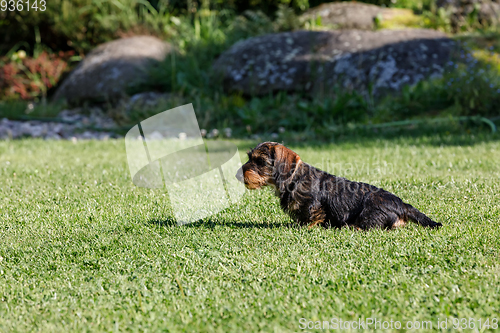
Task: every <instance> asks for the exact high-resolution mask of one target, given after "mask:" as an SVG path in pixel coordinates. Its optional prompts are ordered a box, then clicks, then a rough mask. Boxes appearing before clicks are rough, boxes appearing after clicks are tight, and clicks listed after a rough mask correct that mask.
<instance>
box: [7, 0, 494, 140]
mask: <svg viewBox="0 0 500 333" xmlns="http://www.w3.org/2000/svg"><path fill="white" fill-rule="evenodd" d="M29 6H30V7H29V8H28V6H27V2H23V1H16V6H15V7H12V6H11V5H10V4H9V3H8V2H7V1H2V2H1V3H0V7H1V8H0V31H1V33H0V119H2V120H1V122H0V138H4V139H7V138H21V137H42V138H47V139H64V138H88V139H92V138H97V139H106V138H110V137H120V136H122V135H123V134H124V133H125V132H126V131H127V130H128V129H129V128H130V127H131V126H132V125H134V124H136V123H137V122H139V121H141V120H143V119H145V118H147V117H150V116H152V115H154V114H156V113H158V112H161V111H164V110H166V109H169V108H173V107H176V106H179V105H183V104H187V103H193V105H194V109H195V111H196V113H197V117H198V121H199V124H200V128H202V134H203V135H205V136H206V137H207V138H218V137H237V138H251V139H256V140H257V139H259V140H260V139H262V140H263V139H271V140H278V141H279V140H284V139H288V140H294V141H309V140H320V141H325V140H326V141H331V140H335V139H336V138H340V137H345V136H351V135H359V134H360V133H365V134H367V135H400V134H401V133H416V134H419V133H422V132H426V131H427V132H428V131H433V132H435V131H444V132H447V133H448V132H453V131H459V132H462V131H469V132H470V131H472V132H473V131H495V129H496V125H495V123H498V121H499V120H500V118H499V116H500V112H499V106H500V77H499V70H500V58H499V57H498V55H499V52H500V39H499V37H500V34H499V30H498V27H499V23H500V1H499V0H495V1H493V0H492V1H476V0H373V1H364V2H355V1H343V2H328V1H322V0H230V1H222V0H200V1H195V0H187V1H186V0H150V1H146V0H73V1H67V0H50V1H40V0H38V1H35V2H33V1H31V2H30V3H29Z"/></svg>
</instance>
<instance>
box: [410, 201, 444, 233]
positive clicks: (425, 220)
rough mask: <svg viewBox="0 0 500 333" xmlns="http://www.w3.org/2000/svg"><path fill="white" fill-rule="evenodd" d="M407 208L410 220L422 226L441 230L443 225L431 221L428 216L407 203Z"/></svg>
mask: <svg viewBox="0 0 500 333" xmlns="http://www.w3.org/2000/svg"><path fill="white" fill-rule="evenodd" d="M405 206H406V215H407V216H408V218H410V219H411V220H413V221H415V222H417V223H418V224H420V225H421V226H423V227H429V228H439V227H441V226H443V225H442V224H441V223H438V222H435V221H433V220H431V219H430V218H429V217H428V216H427V215H425V214H424V213H422V212H421V211H419V210H418V209H416V208H415V207H413V206H412V205H410V204H407V203H405Z"/></svg>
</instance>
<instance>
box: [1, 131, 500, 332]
mask: <svg viewBox="0 0 500 333" xmlns="http://www.w3.org/2000/svg"><path fill="white" fill-rule="evenodd" d="M237 144H238V145H239V147H240V153H241V154H242V158H243V156H244V152H245V150H246V149H247V148H249V147H251V146H252V145H254V144H255V143H254V142H241V141H239V142H237ZM291 147H292V148H294V149H295V150H296V151H297V152H298V153H299V154H300V155H301V156H302V158H303V159H304V160H305V161H307V162H309V163H311V164H314V165H317V166H323V168H324V169H326V170H328V171H334V172H335V173H336V174H338V175H343V176H346V177H348V178H350V179H353V180H360V181H366V182H370V183H372V184H375V185H378V186H382V187H384V188H385V189H387V190H390V191H392V192H394V193H396V194H397V195H399V196H400V197H401V198H403V199H404V200H405V201H407V202H409V203H411V204H413V205H415V206H416V207H418V208H419V209H421V210H422V211H423V212H425V213H427V214H428V215H429V216H430V217H432V218H433V219H435V220H437V221H439V222H442V223H443V225H444V226H443V228H441V229H440V230H428V229H424V228H420V227H417V226H414V225H410V226H408V227H405V228H403V229H400V230H396V231H380V230H374V231H369V232H360V231H354V230H347V229H346V230H341V231H338V230H323V229H315V230H311V231H309V230H306V229H300V228H297V227H294V226H293V224H292V223H291V221H290V219H289V218H288V217H287V216H286V215H284V214H283V213H282V212H281V211H280V209H279V206H278V203H277V200H276V198H274V197H273V196H272V194H271V192H270V191H267V190H264V191H254V192H248V193H246V194H245V196H244V198H243V199H242V201H241V203H240V204H239V205H238V206H234V207H231V208H230V209H228V210H226V211H224V212H222V213H220V214H218V215H216V216H213V217H211V218H210V219H206V220H204V221H203V222H198V223H194V224H191V225H188V226H184V227H178V226H176V225H175V224H174V223H172V222H170V221H171V219H172V216H173V215H172V211H171V209H170V208H169V206H168V199H167V198H168V197H167V196H166V194H165V193H164V192H163V191H161V190H150V189H141V188H136V187H134V185H133V184H132V182H131V179H130V175H129V174H128V168H127V164H126V155H125V149H124V143H123V141H121V140H117V141H107V142H78V143H76V144H73V143H72V142H47V141H40V140H22V141H3V142H0V176H1V177H0V240H1V241H0V331H2V332H8V331H13V332H26V331H43V332H69V331H106V332H111V331H140V332H143V331H144V332H145V331H148V332H157V331H189V332H205V331H209V332H211V331H217V332H229V331H233V332H258V331H262V332H296V331H302V330H301V329H300V326H299V324H300V323H299V320H300V319H301V318H307V319H309V320H330V318H332V317H337V318H340V319H342V320H357V319H358V318H360V317H361V318H368V317H377V318H378V319H379V320H380V319H383V320H391V319H392V320H394V321H401V322H403V323H406V321H410V320H411V321H417V320H418V321H423V320H426V321H427V320H430V321H432V323H433V325H434V326H433V327H434V328H435V327H436V321H437V320H438V318H440V320H443V319H444V318H445V317H465V318H469V317H471V318H475V319H480V318H482V319H483V321H484V319H486V318H490V323H491V320H492V318H493V317H495V316H496V317H498V313H499V311H500V300H499V299H498V297H497V295H498V294H499V293H500V277H499V276H500V265H499V264H498V256H499V254H500V253H499V249H500V228H499V225H498V222H499V217H500V208H499V205H498V202H500V194H499V193H500V170H499V167H498V161H499V160H500V144H499V141H498V135H497V136H489V135H484V136H477V135H476V137H475V138H474V136H471V135H462V136H450V135H448V136H446V135H443V136H436V135H435V136H427V137H425V136H424V137H415V138H399V139H398V138H395V139H378V140H377V139H370V140H361V139H360V140H345V141H344V142H339V143H338V144H336V145H333V144H329V145H304V144H301V145H298V146H297V145H296V146H293V145H292V146H291ZM476 324H477V322H476ZM450 326H451V325H449V327H450Z"/></svg>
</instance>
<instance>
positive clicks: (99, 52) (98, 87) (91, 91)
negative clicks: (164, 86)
mask: <svg viewBox="0 0 500 333" xmlns="http://www.w3.org/2000/svg"><path fill="white" fill-rule="evenodd" d="M171 51H172V47H171V46H170V45H169V44H168V43H165V42H163V41H161V40H160V39H158V38H156V37H152V36H135V37H129V38H123V39H118V40H114V41H111V42H108V43H104V44H102V45H100V46H98V47H97V48H95V49H94V50H92V51H91V52H90V53H89V54H88V55H87V56H86V57H85V59H84V60H83V61H82V62H81V63H80V64H79V65H78V66H77V67H76V68H75V69H74V70H73V71H72V72H71V73H70V74H69V76H68V77H67V78H66V79H65V80H64V82H63V83H62V85H61V86H60V87H59V88H58V90H57V91H56V93H55V96H54V99H65V100H67V101H68V102H69V103H71V104H77V103H81V102H83V101H103V100H108V101H109V100H114V99H116V98H118V97H120V96H121V95H123V94H124V93H125V90H126V89H127V88H128V87H129V86H131V85H134V84H137V83H139V82H140V81H142V80H146V79H147V78H148V69H149V67H150V66H151V65H152V64H154V63H155V62H158V61H161V60H163V59H164V58H165V57H166V55H167V54H168V53H169V52H171Z"/></svg>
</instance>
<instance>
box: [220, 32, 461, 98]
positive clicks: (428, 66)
mask: <svg viewBox="0 0 500 333" xmlns="http://www.w3.org/2000/svg"><path fill="white" fill-rule="evenodd" d="M454 45H455V43H454V42H453V41H452V40H450V39H449V38H447V37H446V35H445V34H443V33H440V32H437V31H435V30H424V29H409V30H399V31H398V30H381V31H375V32H373V31H362V30H343V31H295V32H285V33H277V34H269V35H265V36H260V37H255V38H251V39H247V40H244V41H241V42H238V43H236V44H235V45H233V46H232V47H231V48H230V49H229V50H228V51H226V52H224V53H223V54H222V55H221V56H220V57H219V58H218V59H217V61H216V62H215V63H214V65H213V69H214V71H215V73H217V74H220V75H222V78H223V85H224V88H225V90H227V91H241V92H243V93H244V94H247V95H252V94H256V95H262V94H268V93H270V92H273V91H289V92H297V91H307V92H318V91H325V90H328V89H331V88H332V87H334V86H340V87H343V88H348V89H355V90H357V91H360V92H364V93H366V92H367V90H368V87H369V86H370V85H372V91H373V93H374V94H375V95H379V94H381V93H382V92H384V91H397V90H399V89H400V88H401V87H402V86H403V85H406V84H409V85H413V84H416V83H417V82H419V81H420V80H422V79H424V78H426V77H430V76H436V75H440V74H441V73H442V72H443V67H444V65H445V63H446V62H447V61H448V60H449V57H450V52H451V50H452V48H453V46H454Z"/></svg>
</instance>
